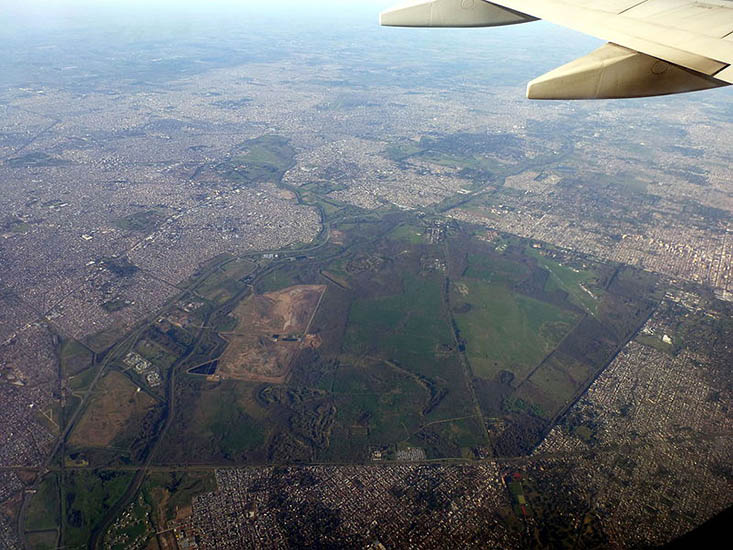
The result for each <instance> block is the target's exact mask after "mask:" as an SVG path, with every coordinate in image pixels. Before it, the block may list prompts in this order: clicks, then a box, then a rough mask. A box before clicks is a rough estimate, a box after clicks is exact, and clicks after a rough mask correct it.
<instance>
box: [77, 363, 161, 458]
mask: <svg viewBox="0 0 733 550" xmlns="http://www.w3.org/2000/svg"><path fill="white" fill-rule="evenodd" d="M154 405H155V400H154V399H153V398H152V397H150V396H149V395H148V394H147V393H145V392H144V391H137V387H136V386H135V385H134V384H133V383H132V382H130V380H129V379H128V378H127V377H126V376H124V375H123V374H120V373H119V372H117V371H111V372H110V373H109V374H107V375H105V377H104V378H102V380H101V381H100V382H99V388H98V390H97V391H96V392H95V394H94V397H93V398H92V401H91V403H90V404H89V407H88V408H87V410H86V411H84V415H83V416H82V418H81V420H80V421H79V424H78V425H77V426H76V428H75V429H74V431H73V432H72V433H71V437H70V438H69V443H70V444H71V445H74V446H79V447H106V446H108V445H109V444H110V443H112V441H114V439H115V438H116V437H117V436H118V435H119V434H120V433H121V432H122V430H124V429H125V426H126V424H127V422H128V421H129V420H130V419H131V418H133V417H137V418H142V417H143V416H144V415H145V413H146V412H147V411H148V410H150V409H151V408H152V407H153V406H154Z"/></svg>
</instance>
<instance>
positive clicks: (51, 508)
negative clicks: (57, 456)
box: [25, 474, 59, 531]
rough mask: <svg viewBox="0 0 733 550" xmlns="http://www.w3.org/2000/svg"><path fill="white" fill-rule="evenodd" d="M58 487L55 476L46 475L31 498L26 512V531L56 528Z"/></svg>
mask: <svg viewBox="0 0 733 550" xmlns="http://www.w3.org/2000/svg"><path fill="white" fill-rule="evenodd" d="M58 519H59V486H58V480H57V478H56V474H48V475H47V476H46V477H45V478H43V481H41V483H40V485H39V486H38V491H37V492H36V493H35V494H34V495H33V496H32V497H31V500H30V505H29V506H28V510H27V512H26V517H25V529H26V531H44V530H49V531H50V530H54V529H57V528H58Z"/></svg>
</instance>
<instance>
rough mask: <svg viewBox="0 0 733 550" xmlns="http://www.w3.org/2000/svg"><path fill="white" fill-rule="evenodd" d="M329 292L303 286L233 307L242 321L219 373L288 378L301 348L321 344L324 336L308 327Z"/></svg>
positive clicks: (246, 377) (276, 379)
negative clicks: (320, 337)
mask: <svg viewBox="0 0 733 550" xmlns="http://www.w3.org/2000/svg"><path fill="white" fill-rule="evenodd" d="M325 291H326V286H325V285H298V286H292V287H289V288H285V289H283V290H278V291H276V292H268V293H267V294H262V295H260V296H250V297H249V298H247V299H246V300H244V301H242V303H241V304H239V305H238V306H237V308H236V309H235V310H234V311H233V314H234V316H235V317H236V318H237V319H238V320H239V322H238V324H237V328H236V330H235V331H234V332H233V333H230V334H227V335H226V338H227V340H228V341H229V346H227V349H226V351H225V352H224V354H223V355H222V356H221V358H220V359H219V370H218V372H217V374H219V375H220V376H221V377H222V378H234V379H237V380H249V381H256V382H269V383H276V384H278V383H283V382H284V381H285V379H286V378H287V376H288V374H289V372H290V364H291V363H292V361H293V359H294V358H295V356H296V354H297V353H298V351H299V350H301V349H302V348H303V347H305V346H311V347H318V346H319V345H320V339H319V338H318V336H317V335H313V334H307V332H308V329H309V325H310V322H311V319H312V318H313V316H314V314H315V312H316V309H317V308H318V305H319V303H320V300H321V297H322V296H323V293H324V292H325Z"/></svg>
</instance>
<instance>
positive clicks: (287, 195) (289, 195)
mask: <svg viewBox="0 0 733 550" xmlns="http://www.w3.org/2000/svg"><path fill="white" fill-rule="evenodd" d="M277 196H278V197H280V198H281V199H285V200H286V201H292V200H295V198H296V196H295V193H293V192H292V191H290V190H288V189H278V191H277Z"/></svg>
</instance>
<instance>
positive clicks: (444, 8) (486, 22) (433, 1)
mask: <svg viewBox="0 0 733 550" xmlns="http://www.w3.org/2000/svg"><path fill="white" fill-rule="evenodd" d="M529 21H536V18H534V17H531V16H529V15H525V14H523V13H519V12H515V11H513V10H511V9H508V8H505V7H502V6H498V5H496V4H490V3H488V2H484V1H482V0H411V1H408V2H404V3H402V4H400V5H398V6H395V7H394V8H391V9H388V10H385V11H383V12H382V13H381V14H380V15H379V23H380V24H381V25H382V26H385V27H498V26H502V25H515V24H517V23H527V22H529Z"/></svg>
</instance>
